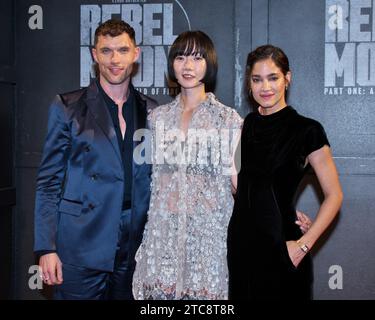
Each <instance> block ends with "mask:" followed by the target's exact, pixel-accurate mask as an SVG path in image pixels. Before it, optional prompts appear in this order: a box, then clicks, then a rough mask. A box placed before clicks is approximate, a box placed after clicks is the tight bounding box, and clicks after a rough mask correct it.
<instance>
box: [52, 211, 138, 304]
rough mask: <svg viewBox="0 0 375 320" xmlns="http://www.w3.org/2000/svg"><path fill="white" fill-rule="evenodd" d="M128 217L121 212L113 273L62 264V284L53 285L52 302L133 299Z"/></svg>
mask: <svg viewBox="0 0 375 320" xmlns="http://www.w3.org/2000/svg"><path fill="white" fill-rule="evenodd" d="M130 216H131V210H130V209H128V210H124V211H122V214H121V223H120V228H119V237H118V243H117V251H116V256H115V262H114V269H113V272H107V271H100V270H93V269H88V268H84V267H80V266H74V265H70V264H65V263H64V262H63V266H62V271H63V283H62V284H61V285H58V286H56V288H55V294H54V299H56V300H133V299H134V298H133V294H132V280H133V273H134V264H133V263H131V264H129V263H128V262H129V261H128V260H129V256H128V254H129V230H130ZM129 265H131V266H130V267H129Z"/></svg>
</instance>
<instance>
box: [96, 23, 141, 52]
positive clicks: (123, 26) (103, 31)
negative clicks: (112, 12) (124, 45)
mask: <svg viewBox="0 0 375 320" xmlns="http://www.w3.org/2000/svg"><path fill="white" fill-rule="evenodd" d="M123 33H127V34H128V36H129V38H130V39H131V40H132V42H133V43H134V45H136V42H135V31H134V29H133V28H132V27H131V26H130V25H129V24H128V23H126V22H125V21H123V20H118V19H110V20H107V21H105V22H103V23H102V24H100V25H99V26H98V27H97V28H96V30H95V39H94V47H95V46H96V45H97V43H98V38H99V36H107V35H110V36H111V37H117V36H120V35H122V34H123Z"/></svg>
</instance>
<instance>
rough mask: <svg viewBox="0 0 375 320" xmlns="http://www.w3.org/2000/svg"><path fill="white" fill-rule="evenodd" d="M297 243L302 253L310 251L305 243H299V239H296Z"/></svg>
mask: <svg viewBox="0 0 375 320" xmlns="http://www.w3.org/2000/svg"><path fill="white" fill-rule="evenodd" d="M297 243H298V245H299V247H300V248H301V250H302V251H303V252H304V253H308V252H309V251H310V248H309V247H308V246H307V245H306V243H300V240H298V241H297Z"/></svg>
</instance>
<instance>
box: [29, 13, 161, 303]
mask: <svg viewBox="0 0 375 320" xmlns="http://www.w3.org/2000/svg"><path fill="white" fill-rule="evenodd" d="M92 54H93V57H94V59H95V62H96V64H97V70H98V73H99V76H98V78H97V79H96V80H95V81H94V82H92V83H91V85H90V86H89V87H87V88H84V89H80V90H77V91H74V92H70V93H65V94H60V95H57V96H56V98H55V100H54V101H53V103H52V105H51V107H50V111H49V120H48V132H47V137H46V141H45V145H44V149H43V157H42V162H41V165H40V169H39V173H38V179H37V192H36V204H35V247H34V250H35V252H36V253H37V254H38V255H39V256H40V259H39V266H40V268H41V275H42V278H43V280H44V282H45V283H46V284H49V285H56V290H55V298H56V299H132V298H133V296H132V289H131V283H132V275H133V271H134V268H135V260H134V256H135V252H136V251H137V249H138V246H139V245H140V242H141V240H142V235H143V230H144V225H145V222H146V217H147V216H146V214H147V210H148V207H149V198H150V182H151V181H150V180H151V164H150V163H142V164H139V163H137V162H136V161H134V159H133V150H134V148H136V146H137V144H138V143H139V142H137V141H133V134H134V132H135V131H136V130H138V129H144V128H147V111H148V110H149V109H150V108H154V107H155V106H156V103H155V101H153V100H151V99H150V98H148V97H146V96H144V95H142V94H140V93H139V92H137V91H136V90H135V89H134V88H133V86H132V85H131V83H130V79H131V74H132V71H133V65H134V63H135V62H136V61H137V59H138V57H139V54H140V48H139V47H137V46H136V43H135V33H134V29H133V28H132V27H131V26H130V25H129V24H127V23H126V22H124V21H120V20H108V21H106V22H104V23H103V24H101V25H100V26H99V27H98V28H97V29H96V31H95V43H94V47H93V49H92Z"/></svg>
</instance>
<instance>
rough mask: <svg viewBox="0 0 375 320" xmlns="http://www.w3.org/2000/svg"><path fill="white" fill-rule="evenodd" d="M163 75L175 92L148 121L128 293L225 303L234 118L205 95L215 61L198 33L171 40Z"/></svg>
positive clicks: (213, 75) (211, 82) (237, 124)
mask: <svg viewBox="0 0 375 320" xmlns="http://www.w3.org/2000/svg"><path fill="white" fill-rule="evenodd" d="M168 71H169V76H170V78H171V79H172V80H176V81H177V83H178V84H179V85H180V87H181V93H180V94H179V95H178V96H177V97H176V99H175V100H174V101H173V102H171V103H169V104H166V105H163V106H160V107H158V108H156V109H154V110H153V111H152V112H151V114H150V115H149V121H150V124H151V129H152V141H153V151H152V157H153V173H152V193H151V202H150V209H149V212H148V222H147V224H146V228H145V232H144V236H143V241H142V244H141V246H140V248H139V250H138V252H137V254H136V261H137V266H136V270H135V273H134V277H133V294H134V297H135V299H167V300H174V299H205V300H208V299H227V297H228V270H227V260H226V259H227V246H226V243H227V227H228V223H229V219H230V216H231V214H232V209H233V197H232V186H233V183H234V184H235V181H233V183H232V179H235V178H232V177H234V175H233V172H232V171H231V170H232V168H231V167H232V163H233V162H232V160H233V159H232V155H233V152H232V151H233V150H234V148H235V145H236V142H237V141H238V139H237V138H238V137H239V134H240V129H241V125H242V119H241V117H240V116H239V115H238V113H237V112H236V111H235V110H234V109H232V108H230V107H227V106H225V105H223V104H222V103H220V102H219V101H218V100H217V99H216V98H215V96H214V94H212V93H211V92H209V88H211V87H213V85H214V82H215V78H216V73H217V58H216V52H215V49H214V46H213V44H212V41H211V39H210V38H209V37H208V36H207V35H206V34H205V33H203V32H201V31H187V32H184V33H182V34H181V35H179V36H178V38H177V39H176V40H175V42H174V43H173V45H172V47H171V49H170V53H169V58H168Z"/></svg>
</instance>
